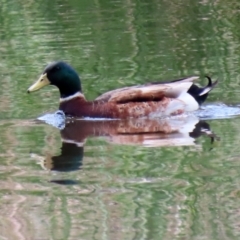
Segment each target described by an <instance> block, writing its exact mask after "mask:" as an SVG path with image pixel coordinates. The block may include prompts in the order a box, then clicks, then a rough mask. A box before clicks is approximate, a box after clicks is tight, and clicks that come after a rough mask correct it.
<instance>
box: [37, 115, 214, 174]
mask: <svg viewBox="0 0 240 240" xmlns="http://www.w3.org/2000/svg"><path fill="white" fill-rule="evenodd" d="M202 134H207V135H209V136H210V137H211V138H213V137H214V135H213V134H212V133H211V130H210V127H209V125H208V124H207V123H206V122H204V121H198V119H197V118H196V117H194V116H191V117H187V118H175V119H169V120H168V121H166V120H156V119H154V120H152V119H151V120H149V119H129V120H109V121H86V120H75V121H74V122H70V123H68V124H67V125H66V127H65V128H64V129H63V130H61V137H62V148H61V154H60V155H59V156H47V157H46V158H45V159H44V161H43V162H42V161H41V165H42V166H43V168H45V169H49V170H54V171H61V172H67V171H74V170H79V169H80V168H81V166H82V160H83V155H84V150H83V145H84V143H85V141H86V139H87V138H88V137H91V136H92V137H93V136H94V137H105V139H106V140H107V141H109V142H110V143H113V144H127V145H129V144H131V145H133V144H134V145H142V146H147V147H155V146H182V145H193V144H194V140H195V139H196V138H198V137H200V136H201V135H202Z"/></svg>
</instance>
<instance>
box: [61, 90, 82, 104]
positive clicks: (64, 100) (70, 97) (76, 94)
mask: <svg viewBox="0 0 240 240" xmlns="http://www.w3.org/2000/svg"><path fill="white" fill-rule="evenodd" d="M76 97H81V98H84V99H85V97H84V95H83V94H82V93H81V92H76V93H75V94H73V95H71V96H69V97H65V98H60V100H59V101H60V103H63V102H66V101H69V100H72V99H73V98H76Z"/></svg>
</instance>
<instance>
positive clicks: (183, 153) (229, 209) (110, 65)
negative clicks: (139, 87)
mask: <svg viewBox="0 0 240 240" xmlns="http://www.w3.org/2000/svg"><path fill="white" fill-rule="evenodd" d="M0 4H1V10H0V23H1V29H0V38H1V44H0V54H1V62H0V74H1V78H0V84H1V88H0V161H1V163H2V164H1V170H0V171H1V175H0V196H1V204H0V209H1V212H2V218H1V220H0V229H1V231H0V232H1V236H2V237H3V238H4V237H6V238H8V239H20V238H25V239H26V238H29V239H37V238H39V237H40V236H41V237H42V238H43V239H48V238H51V239H80V238H82V239H201V238H206V239H239V225H238V219H239V179H240V178H239V171H238V169H239V147H238V140H239V134H238V132H239V119H238V118H236V119H228V120H214V121H210V122H209V124H210V125H211V129H213V130H214V132H215V133H216V134H217V135H218V136H219V137H220V139H221V140H220V141H218V142H217V143H216V144H215V145H214V146H212V145H211V144H210V140H209V139H208V138H204V137H200V138H199V139H197V143H198V144H197V145H195V146H185V147H157V148H143V147H141V146H126V145H114V144H111V143H109V142H107V141H106V140H105V138H94V137H92V138H89V139H87V142H86V143H85V144H84V156H83V162H82V165H81V164H79V165H77V169H78V170H77V171H67V172H61V173H60V172H57V173H56V172H55V173H53V172H50V171H49V170H44V169H43V168H42V167H44V161H46V159H49V156H60V154H61V149H60V148H61V146H62V143H61V137H60V133H59V131H58V130H57V129H54V128H53V127H51V126H47V125H42V124H40V125H38V124H35V123H34V122H32V121H31V120H29V119H32V118H36V117H37V116H39V115H40V114H42V113H45V112H47V111H55V110H56V109H57V108H58V97H59V96H58V92H57V90H56V89H54V88H46V89H43V90H42V91H40V92H37V93H36V94H33V95H27V93H26V89H27V88H28V86H29V85H30V84H31V83H32V82H33V81H34V80H35V79H36V78H37V77H38V75H39V74H40V73H41V71H42V69H43V67H44V66H45V65H46V64H47V63H48V62H50V61H52V60H56V59H63V60H65V61H68V62H69V63H70V64H71V65H73V66H74V67H75V68H76V69H77V70H78V71H79V73H80V75H81V78H82V83H83V90H84V93H85V94H86V96H87V98H89V99H93V98H95V97H96V96H97V95H98V94H100V93H103V92H105V91H107V90H110V89H113V88H117V87H122V86H126V85H131V84H138V83H144V82H145V81H147V80H166V79H170V78H174V77H181V76H187V75H192V74H200V75H204V74H210V75H212V76H213V77H214V78H219V81H220V84H219V87H218V88H217V89H215V90H214V91H213V92H212V93H211V95H210V97H209V100H208V101H209V102H214V101H221V102H225V103H233V104H236V103H239V102H240V97H239V94H238V93H239V92H238V88H239V73H240V72H239V55H240V52H239V36H240V34H239V27H238V25H239V21H238V20H239V16H238V15H239V14H238V11H237V9H238V7H239V6H238V5H239V3H238V2H237V1H232V2H231V4H230V3H229V2H224V1H218V2H216V3H211V2H201V1H184V2H183V1H180V2H179V1H172V2H168V1H151V2H149V1H131V0H125V1H111V2H109V1H94V2H91V1H81V2H79V1H63V0H62V1H41V2H36V1H25V2H24V3H23V2H20V1H14V2H11V1H3V0H2V1H0ZM79 162H80V161H79ZM79 168H80V169H79ZM62 179H65V180H68V181H67V182H66V183H70V184H65V185H64V184H62V182H58V181H59V180H62ZM71 181H73V182H71ZM72 183H73V184H72Z"/></svg>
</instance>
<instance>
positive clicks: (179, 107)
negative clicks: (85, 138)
mask: <svg viewBox="0 0 240 240" xmlns="http://www.w3.org/2000/svg"><path fill="white" fill-rule="evenodd" d="M196 79H198V77H196V76H193V77H188V78H182V79H179V80H174V81H170V82H164V83H163V82H162V83H161V82H157V83H149V84H145V85H139V86H132V87H125V88H121V89H116V90H113V91H110V92H107V93H104V94H103V95H101V96H99V97H98V98H97V99H96V100H95V101H92V102H89V101H87V100H86V99H85V97H84V95H83V93H82V88H81V82H80V78H79V76H78V74H77V73H76V71H75V70H74V69H73V68H72V67H71V66H69V65H68V64H66V63H64V62H54V63H51V64H49V65H48V66H47V67H46V68H45V70H44V71H43V74H42V75H41V76H40V78H39V80H38V81H37V82H36V83H35V84H33V85H32V86H31V87H30V88H29V89H28V92H32V91H36V90H38V89H40V88H42V87H44V86H46V85H49V84H51V85H55V86H57V87H58V88H59V91H60V95H61V98H60V107H59V109H60V110H62V111H63V112H64V113H65V114H67V115H71V116H75V117H98V118H99V117H100V118H101V117H104V118H118V119H119V118H122V119H123V118H124V119H126V118H132V117H133V118H139V117H144V116H147V117H160V116H161V117H162V116H170V115H178V114H181V113H183V112H189V111H194V110H197V109H198V108H199V105H200V104H202V103H203V102H204V101H205V99H206V98H207V95H208V93H209V92H210V91H211V90H212V89H213V87H214V86H215V85H216V84H217V81H215V82H214V83H212V81H211V79H210V78H209V77H208V80H209V83H208V85H207V86H206V87H203V88H200V87H198V86H196V85H194V84H193V81H194V80H196Z"/></svg>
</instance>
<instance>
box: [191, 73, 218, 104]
mask: <svg viewBox="0 0 240 240" xmlns="http://www.w3.org/2000/svg"><path fill="white" fill-rule="evenodd" d="M205 77H206V78H207V79H208V85H207V86H205V87H198V86H197V85H195V84H193V85H192V86H191V87H190V88H189V90H188V93H189V94H190V95H191V96H192V97H194V98H195V100H196V101H197V102H198V104H199V105H201V104H203V102H204V101H205V100H206V98H207V96H208V93H209V92H210V91H211V90H212V89H213V88H214V87H215V86H216V85H217V83H218V80H216V81H215V82H212V79H211V78H210V77H209V76H205Z"/></svg>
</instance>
